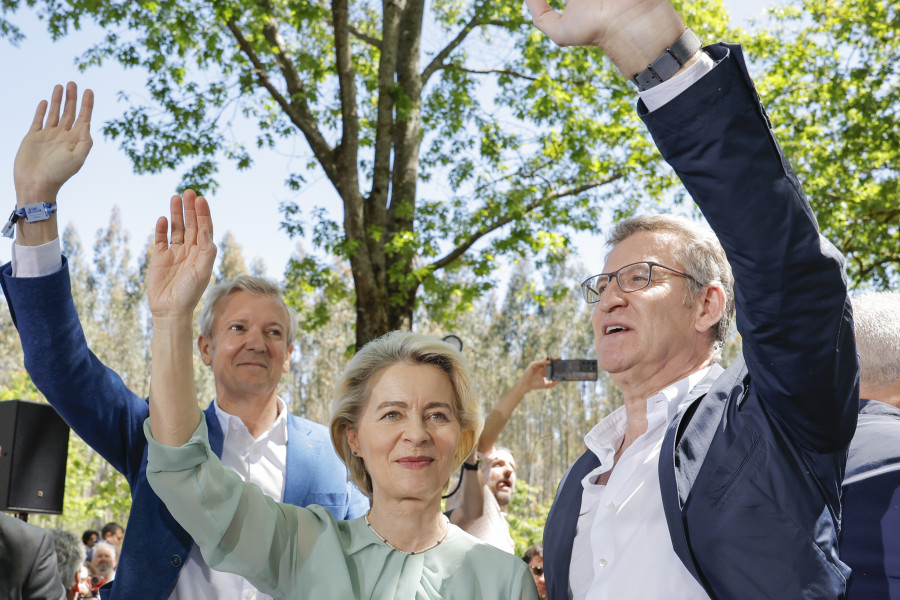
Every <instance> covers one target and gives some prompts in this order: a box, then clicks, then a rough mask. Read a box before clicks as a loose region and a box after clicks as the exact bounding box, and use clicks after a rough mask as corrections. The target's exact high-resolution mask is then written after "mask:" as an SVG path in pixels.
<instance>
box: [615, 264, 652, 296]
mask: <svg viewBox="0 0 900 600" xmlns="http://www.w3.org/2000/svg"><path fill="white" fill-rule="evenodd" d="M618 279H619V287H620V288H622V291H623V292H636V291H638V290H642V289H644V288H645V287H647V286H648V285H650V265H648V264H647V263H637V264H634V265H629V266H627V267H624V268H623V269H622V270H620V271H619V275H618Z"/></svg>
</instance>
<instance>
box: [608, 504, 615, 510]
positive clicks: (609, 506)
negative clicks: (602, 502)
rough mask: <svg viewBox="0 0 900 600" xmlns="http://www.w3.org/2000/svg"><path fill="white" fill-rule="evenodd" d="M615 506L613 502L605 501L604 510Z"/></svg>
mask: <svg viewBox="0 0 900 600" xmlns="http://www.w3.org/2000/svg"><path fill="white" fill-rule="evenodd" d="M615 507H616V504H615V502H607V503H606V510H612V509H614V508H615Z"/></svg>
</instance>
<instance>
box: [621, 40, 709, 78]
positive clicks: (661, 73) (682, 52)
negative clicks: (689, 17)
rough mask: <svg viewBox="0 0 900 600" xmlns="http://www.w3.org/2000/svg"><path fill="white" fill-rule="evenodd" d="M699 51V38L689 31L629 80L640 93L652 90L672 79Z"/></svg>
mask: <svg viewBox="0 0 900 600" xmlns="http://www.w3.org/2000/svg"><path fill="white" fill-rule="evenodd" d="M699 49H700V38H698V37H697V36H696V35H694V32H693V31H691V30H690V29H685V30H684V33H682V34H681V36H680V37H679V38H678V39H677V40H675V43H674V44H672V45H671V46H669V47H668V48H666V50H665V52H663V53H662V54H660V55H659V58H657V59H656V60H654V61H653V62H652V63H650V64H649V65H648V66H647V68H646V69H644V70H643V71H641V72H640V73H638V74H637V75H635V76H634V77H632V78H631V81H632V82H633V83H634V85H636V86H637V88H638V90H639V91H641V92H646V91H647V90H649V89H650V88H654V87H656V86H658V85H659V84H661V83H662V82H663V81H666V80H668V79H671V78H672V75H674V74H675V73H677V72H678V69H680V68H681V67H682V65H684V63H686V62H687V61H688V60H689V59H690V58H691V57H692V56H694V55H695V54H696V53H697V51H698V50H699Z"/></svg>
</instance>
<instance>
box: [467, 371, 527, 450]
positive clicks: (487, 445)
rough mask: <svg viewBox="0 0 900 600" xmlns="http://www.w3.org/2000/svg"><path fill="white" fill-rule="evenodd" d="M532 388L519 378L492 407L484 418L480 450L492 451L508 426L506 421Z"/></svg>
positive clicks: (479, 439) (479, 440)
mask: <svg viewBox="0 0 900 600" xmlns="http://www.w3.org/2000/svg"><path fill="white" fill-rule="evenodd" d="M530 389H531V388H529V387H528V386H527V384H526V383H525V382H524V381H523V380H522V379H519V380H518V381H516V383H515V384H514V385H513V386H512V388H510V390H509V391H508V392H506V393H505V394H504V395H503V397H502V398H500V401H499V402H497V404H496V405H495V406H494V408H492V409H491V412H490V414H489V415H488V416H487V418H486V419H485V420H484V429H483V430H482V431H481V437H480V438H478V452H480V453H481V454H487V453H489V452H490V451H491V449H492V448H493V447H494V444H496V443H497V440H498V439H499V438H500V434H501V433H502V432H503V428H504V427H506V423H507V422H508V421H509V418H510V417H511V416H512V413H513V411H514V410H515V409H516V407H517V406H519V403H520V402H522V398H524V397H525V394H526V393H528V392H529V391H530Z"/></svg>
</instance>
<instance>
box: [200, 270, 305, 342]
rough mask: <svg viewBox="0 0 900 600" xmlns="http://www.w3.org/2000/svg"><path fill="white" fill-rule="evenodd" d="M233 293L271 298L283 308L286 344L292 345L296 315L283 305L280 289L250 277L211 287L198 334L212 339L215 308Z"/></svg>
mask: <svg viewBox="0 0 900 600" xmlns="http://www.w3.org/2000/svg"><path fill="white" fill-rule="evenodd" d="M235 292H247V293H248V294H253V295H255V296H271V297H273V298H275V299H276V300H278V303H279V304H281V306H282V307H283V308H284V310H285V312H286V313H287V316H288V331H287V343H288V345H290V344H292V343H293V341H294V338H296V337H297V329H298V325H297V313H296V312H295V311H294V309H292V308H291V307H290V306H288V305H287V304H285V302H284V298H283V297H282V295H281V288H279V287H278V286H277V285H276V284H275V283H274V282H272V281H271V280H269V279H266V278H264V277H253V276H252V275H240V276H238V277H235V278H234V279H231V280H229V281H224V282H222V283H219V284H218V285H216V286H215V287H213V288H212V289H211V290H210V292H209V296H208V297H207V298H206V304H204V305H203V310H202V311H201V312H200V334H201V335H202V336H203V337H206V338H212V335H213V325H215V321H216V307H217V306H218V304H219V302H220V301H222V300H223V299H224V298H226V297H227V296H229V295H230V294H233V293H235Z"/></svg>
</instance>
